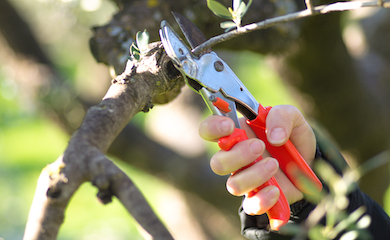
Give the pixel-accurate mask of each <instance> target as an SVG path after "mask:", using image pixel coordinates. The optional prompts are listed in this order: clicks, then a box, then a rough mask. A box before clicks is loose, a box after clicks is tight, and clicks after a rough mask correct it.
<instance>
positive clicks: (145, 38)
mask: <svg viewBox="0 0 390 240" xmlns="http://www.w3.org/2000/svg"><path fill="white" fill-rule="evenodd" d="M136 41H137V46H138V49H139V51H140V53H141V54H144V53H146V51H147V49H148V45H149V33H148V32H147V31H146V29H145V30H144V31H143V32H137V35H136Z"/></svg>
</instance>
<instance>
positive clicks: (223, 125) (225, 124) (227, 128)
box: [218, 120, 234, 133]
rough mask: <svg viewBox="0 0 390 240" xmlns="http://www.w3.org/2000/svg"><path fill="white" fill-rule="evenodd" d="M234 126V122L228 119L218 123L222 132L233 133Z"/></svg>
mask: <svg viewBox="0 0 390 240" xmlns="http://www.w3.org/2000/svg"><path fill="white" fill-rule="evenodd" d="M233 128H234V126H233V124H232V123H231V122H229V121H227V120H223V121H222V122H220V123H219V125H218V130H219V131H220V132H221V133H231V132H233Z"/></svg>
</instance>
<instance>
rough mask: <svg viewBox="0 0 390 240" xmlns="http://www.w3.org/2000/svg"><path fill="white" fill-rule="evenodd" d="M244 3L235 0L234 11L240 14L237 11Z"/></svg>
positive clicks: (240, 0)
mask: <svg viewBox="0 0 390 240" xmlns="http://www.w3.org/2000/svg"><path fill="white" fill-rule="evenodd" d="M242 3H243V2H242V0H233V11H235V12H238V11H237V10H238V8H239V7H240V6H241V4H242Z"/></svg>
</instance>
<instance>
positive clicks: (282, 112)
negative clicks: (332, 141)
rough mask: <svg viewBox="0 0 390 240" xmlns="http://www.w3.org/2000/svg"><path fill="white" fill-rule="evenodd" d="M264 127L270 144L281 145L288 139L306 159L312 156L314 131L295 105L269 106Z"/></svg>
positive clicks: (310, 158)
mask: <svg viewBox="0 0 390 240" xmlns="http://www.w3.org/2000/svg"><path fill="white" fill-rule="evenodd" d="M266 127H267V140H268V141H269V143H271V144H272V145H275V146H281V145H283V144H285V143H286V142H287V140H288V139H290V140H291V141H292V142H293V144H294V145H295V147H296V148H297V149H298V151H299V152H300V153H301V155H302V156H303V158H304V159H305V160H306V161H308V162H310V161H311V160H312V159H313V158H314V154H315V149H316V147H315V143H316V141H315V136H314V132H313V130H312V128H311V127H310V125H309V124H308V122H307V121H306V120H305V118H304V117H303V115H302V113H301V112H300V111H299V110H298V109H297V108H296V107H294V106H289V105H280V106H275V107H273V108H271V110H270V112H269V113H268V116H267V119H266Z"/></svg>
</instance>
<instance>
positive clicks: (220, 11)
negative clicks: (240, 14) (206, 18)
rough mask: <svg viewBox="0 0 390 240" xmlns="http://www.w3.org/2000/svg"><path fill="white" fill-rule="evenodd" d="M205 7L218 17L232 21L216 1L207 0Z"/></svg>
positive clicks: (223, 7) (224, 8)
mask: <svg viewBox="0 0 390 240" xmlns="http://www.w3.org/2000/svg"><path fill="white" fill-rule="evenodd" d="M207 7H208V8H209V9H210V10H211V11H212V12H213V13H214V14H215V15H217V16H218V17H222V18H227V19H233V17H232V15H231V13H230V12H229V10H228V9H227V8H226V7H225V6H223V5H222V4H221V3H219V2H217V1H214V0H207Z"/></svg>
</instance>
